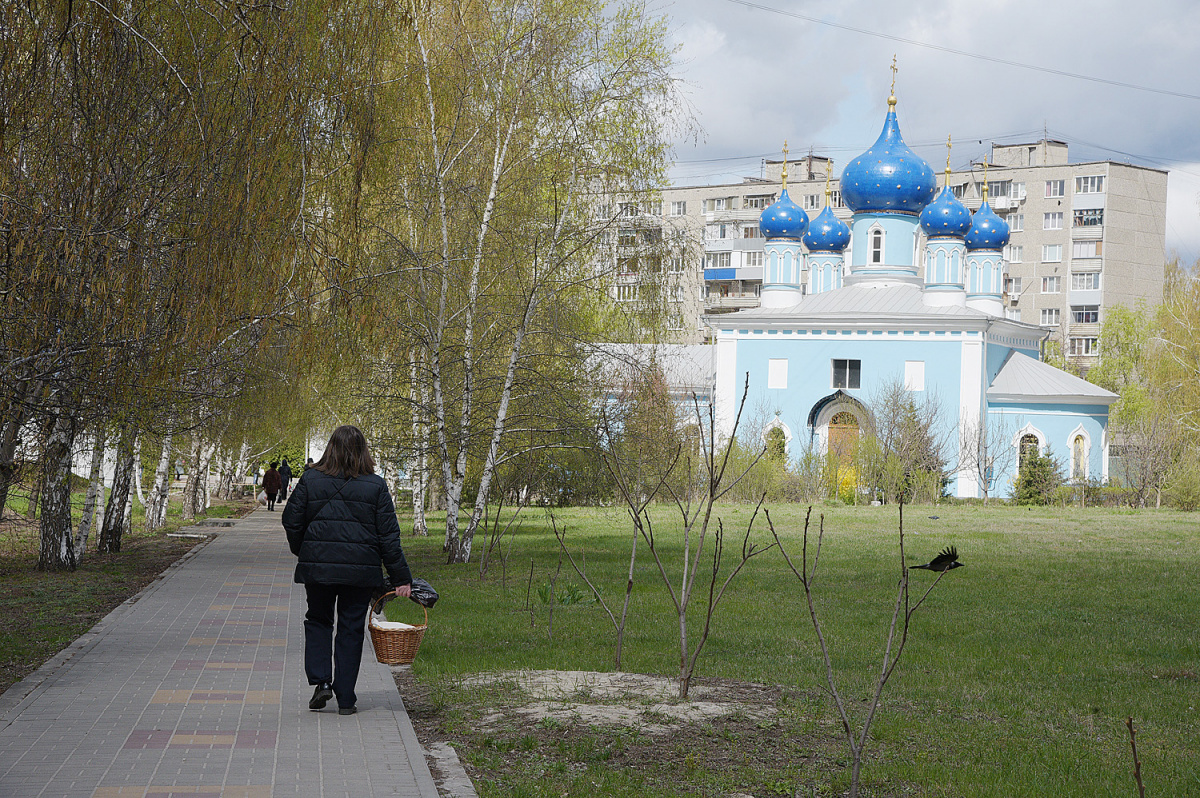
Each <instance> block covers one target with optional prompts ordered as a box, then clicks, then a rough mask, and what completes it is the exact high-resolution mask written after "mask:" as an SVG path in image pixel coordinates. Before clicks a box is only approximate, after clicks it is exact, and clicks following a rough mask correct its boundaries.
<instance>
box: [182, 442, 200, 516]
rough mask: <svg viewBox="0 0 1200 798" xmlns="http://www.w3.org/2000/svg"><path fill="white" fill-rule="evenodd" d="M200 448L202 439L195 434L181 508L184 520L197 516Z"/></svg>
mask: <svg viewBox="0 0 1200 798" xmlns="http://www.w3.org/2000/svg"><path fill="white" fill-rule="evenodd" d="M200 450H201V444H200V439H199V438H198V437H195V436H193V437H192V449H191V453H190V456H189V457H188V478H187V482H186V483H185V484H184V486H183V504H182V506H181V507H180V509H179V517H180V518H182V519H183V520H184V521H191V520H193V519H194V518H195V517H196V494H197V492H198V491H199V487H200V453H201V451H200Z"/></svg>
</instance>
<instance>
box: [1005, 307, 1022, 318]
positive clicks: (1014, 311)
mask: <svg viewBox="0 0 1200 798" xmlns="http://www.w3.org/2000/svg"><path fill="white" fill-rule="evenodd" d="M1004 318H1006V319H1008V320H1009V321H1020V320H1021V309H1020V308H1005V309H1004Z"/></svg>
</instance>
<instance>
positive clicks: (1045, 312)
mask: <svg viewBox="0 0 1200 798" xmlns="http://www.w3.org/2000/svg"><path fill="white" fill-rule="evenodd" d="M1061 320H1062V310H1061V309H1060V308H1042V320H1041V322H1040V323H1041V325H1042V326H1043V327H1057V326H1058V323H1059V321H1061Z"/></svg>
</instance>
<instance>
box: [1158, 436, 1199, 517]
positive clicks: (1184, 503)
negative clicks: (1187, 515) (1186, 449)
mask: <svg viewBox="0 0 1200 798" xmlns="http://www.w3.org/2000/svg"><path fill="white" fill-rule="evenodd" d="M1166 494H1167V500H1168V501H1169V502H1170V503H1171V505H1172V506H1174V507H1178V508H1179V509H1180V510H1188V511H1191V510H1195V509H1196V508H1197V507H1200V452H1195V451H1193V452H1190V453H1188V454H1186V455H1184V457H1183V458H1182V459H1181V460H1180V461H1179V462H1178V463H1177V464H1176V465H1175V467H1174V468H1173V469H1171V473H1170V474H1169V475H1168V477H1167V491H1166Z"/></svg>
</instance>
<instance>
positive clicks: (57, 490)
mask: <svg viewBox="0 0 1200 798" xmlns="http://www.w3.org/2000/svg"><path fill="white" fill-rule="evenodd" d="M74 443H75V420H74V419H73V418H72V417H71V415H70V413H69V412H68V411H67V410H60V411H59V414H58V416H57V418H56V419H55V420H54V426H53V427H52V428H51V431H50V434H49V435H48V436H47V437H46V445H45V447H44V449H43V452H42V470H43V473H44V480H43V481H44V483H45V484H44V487H43V489H42V523H41V533H42V535H41V538H42V540H41V551H40V553H39V555H38V570H39V571H74V570H75V567H76V566H77V565H78V564H79V561H78V558H77V557H76V554H75V534H74V529H72V522H71V447H72V446H73V445H74Z"/></svg>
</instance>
